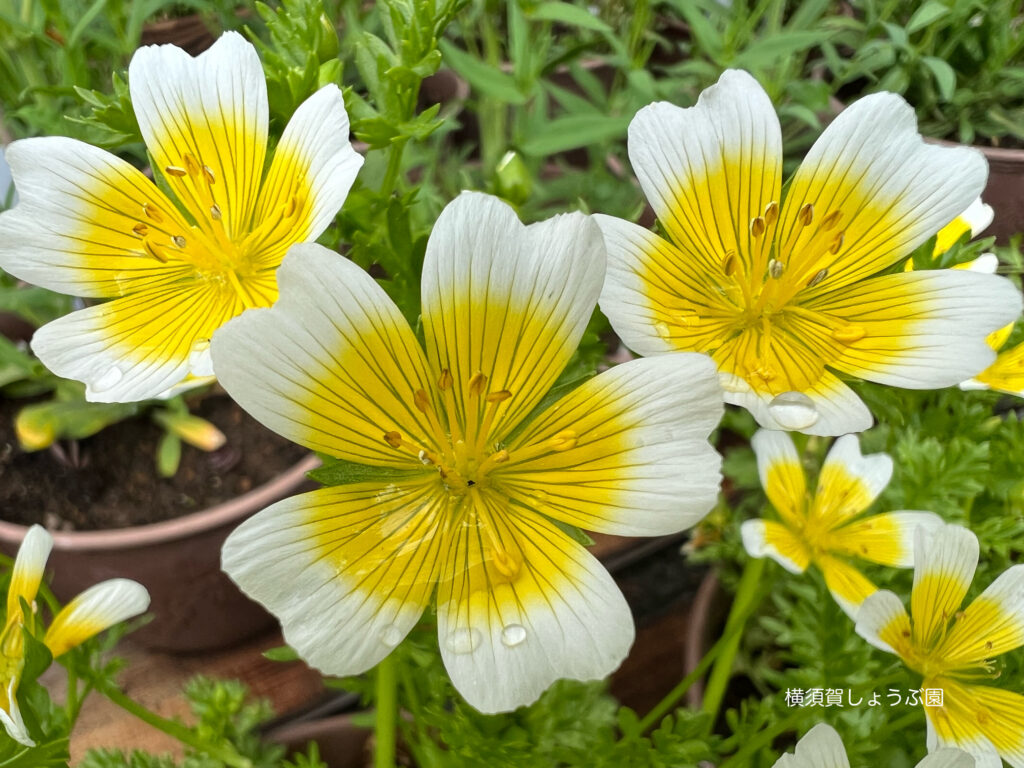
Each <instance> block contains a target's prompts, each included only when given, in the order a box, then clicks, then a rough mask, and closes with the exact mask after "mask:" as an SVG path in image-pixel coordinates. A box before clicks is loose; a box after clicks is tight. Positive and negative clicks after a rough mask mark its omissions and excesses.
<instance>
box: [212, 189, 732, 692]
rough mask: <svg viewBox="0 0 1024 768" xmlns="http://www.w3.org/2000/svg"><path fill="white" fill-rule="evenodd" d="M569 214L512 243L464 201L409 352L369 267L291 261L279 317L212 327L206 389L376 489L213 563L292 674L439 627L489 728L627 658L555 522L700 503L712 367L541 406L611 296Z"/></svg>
mask: <svg viewBox="0 0 1024 768" xmlns="http://www.w3.org/2000/svg"><path fill="white" fill-rule="evenodd" d="M604 265H605V251H604V244H603V241H602V237H601V232H600V230H599V229H598V228H597V226H595V225H594V223H593V221H592V220H591V219H590V218H589V217H586V216H583V215H581V214H578V213H577V214H568V215H564V216H558V217H555V218H553V219H550V220H548V221H544V222H541V223H538V224H533V225H531V226H529V227H524V226H523V225H522V224H521V223H520V222H519V220H518V219H517V218H516V215H515V213H514V211H513V210H512V209H511V208H509V207H508V206H507V205H505V204H504V203H502V202H500V201H499V200H497V199H496V198H493V197H490V196H487V195H480V194H474V193H464V194H462V195H461V196H459V197H458V198H457V199H456V200H455V201H453V202H452V203H451V204H450V205H448V206H447V207H446V208H445V210H444V212H443V213H442V214H441V216H440V218H439V219H438V221H437V224H436V225H435V227H434V231H433V232H432V233H431V235H430V240H429V242H428V244H427V251H426V256H425V260H424V265H423V282H422V306H423V337H424V341H425V345H424V346H421V344H420V342H419V341H418V340H417V338H416V336H415V335H414V333H413V331H412V329H411V328H410V327H409V325H408V323H406V322H405V320H404V319H403V317H402V315H401V313H400V312H399V310H398V308H397V307H396V306H395V305H394V303H393V302H392V301H391V300H390V299H389V298H388V297H387V295H386V294H385V293H384V292H383V291H382V290H381V288H380V287H379V286H378V285H377V284H376V282H374V280H373V279H372V278H371V277H370V276H369V275H367V274H366V273H365V272H364V271H362V270H361V269H359V268H358V267H357V266H356V265H354V264H353V263H352V262H350V261H348V260H346V259H343V258H340V257H339V256H338V255H337V254H336V253H333V252H330V251H328V250H326V249H324V248H322V247H320V246H315V245H301V246H295V247H294V248H293V249H292V251H291V252H290V253H289V255H288V257H287V258H286V259H285V261H284V264H283V265H282V266H281V270H280V272H279V279H280V282H281V299H280V301H278V303H277V304H276V305H275V306H274V307H273V308H272V309H269V310H257V311H255V312H247V313H246V314H245V315H244V316H242V317H240V318H237V319H236V320H233V321H232V322H231V323H229V324H228V325H227V326H225V327H224V328H223V329H221V330H220V331H218V332H217V334H216V335H215V336H214V339H213V358H214V362H215V365H216V366H217V371H218V374H219V376H220V380H221V383H222V384H223V386H224V388H225V389H227V391H228V392H229V393H230V394H231V395H232V397H234V398H235V400H236V401H237V402H238V403H240V404H241V405H242V407H243V408H245V409H246V410H248V411H249V412H250V413H251V414H252V415H253V416H255V417H256V418H257V419H259V420H260V421H262V422H263V423H264V424H266V425H267V426H268V427H270V428H271V429H274V430H276V431H277V432H280V433H281V434H283V435H285V436H286V437H289V438H290V439H292V440H295V441H296V442H298V443H300V444H302V445H305V446H307V447H309V448H312V449H315V450H317V451H322V452H325V453H327V454H330V455H332V456H336V457H338V458H341V459H344V460H346V461H351V462H358V463H359V464H364V465H372V466H374V467H377V468H380V469H381V470H384V469H388V468H390V469H391V470H394V472H392V473H390V476H389V477H388V478H387V479H381V480H377V481H366V482H355V483H350V484H345V485H338V486H334V487H328V488H322V489H320V490H317V491H313V492H312V493H307V494H305V495H302V496H297V497H295V498H291V499H286V500H284V501H281V502H278V503H277V504H275V505H273V506H272V507H270V508H268V509H266V510H264V511H263V512H261V513H259V514H258V515H256V516H255V517H253V518H251V519H249V520H248V521H246V522H245V523H243V524H242V525H241V526H240V527H239V528H238V529H237V530H236V531H235V532H234V533H233V534H231V536H230V537H229V538H228V541H227V543H226V544H225V546H224V553H223V564H224V569H225V570H226V571H227V572H228V574H230V575H231V577H232V578H233V579H235V581H236V582H238V584H239V585H240V586H241V587H242V589H243V590H245V591H246V592H247V593H248V594H249V595H250V596H252V597H253V598H255V599H257V600H259V601H260V602H262V603H263V604H264V605H266V606H267V607H268V608H270V610H271V611H272V612H273V613H275V614H276V615H277V616H278V618H280V620H281V624H282V626H283V628H284V632H285V637H286V639H287V640H288V642H289V644H291V645H292V646H293V647H294V648H295V649H296V650H297V651H298V652H299V653H300V654H301V655H302V656H303V658H305V659H306V660H307V661H308V662H309V663H311V664H312V665H314V666H316V667H317V668H319V669H321V670H323V671H324V672H327V673H329V674H335V675H351V674H358V673H360V672H363V671H365V670H366V669H368V668H370V667H372V666H373V665H374V664H376V663H377V662H379V661H380V660H381V659H383V658H384V657H385V656H387V655H388V654H389V653H390V652H391V651H392V650H393V649H394V647H395V646H396V645H398V644H399V643H400V642H401V641H402V638H404V637H405V635H406V634H407V633H408V632H409V630H410V629H411V628H412V627H413V626H414V625H415V624H416V622H417V621H418V619H419V617H420V615H421V614H422V613H423V611H424V610H425V608H426V607H427V606H428V605H429V604H431V603H433V604H434V605H435V606H436V610H437V625H438V639H439V643H440V648H441V654H442V657H443V659H444V663H445V666H446V667H447V669H448V672H449V674H450V675H451V678H452V681H453V683H454V684H455V686H456V688H458V690H459V691H460V692H461V693H462V695H463V696H464V697H465V698H466V700H467V701H468V702H469V703H470V704H472V705H473V706H475V707H476V708H477V709H480V710H481V711H484V712H496V711H505V710H510V709H514V708H515V707H517V706H520V705H524V704H528V703H530V702H531V701H533V700H535V699H536V698H537V697H538V696H539V695H540V694H541V692H543V690H544V689H545V688H547V686H549V685H550V684H551V683H552V682H553V681H554V680H556V679H558V678H561V677H568V678H573V679H577V680H590V679H597V678H603V677H605V676H606V675H608V674H609V673H610V672H611V671H612V670H613V669H615V667H617V666H618V664H619V663H620V662H621V661H622V659H623V658H624V657H625V655H626V652H627V651H628V649H629V646H630V645H631V643H632V641H633V622H632V618H631V616H630V613H629V608H628V606H627V605H626V603H625V600H624V599H623V597H622V594H621V592H620V591H619V589H618V587H616V586H615V582H614V581H613V580H612V578H611V577H610V576H609V575H608V573H607V572H606V571H605V570H604V569H603V568H602V567H601V565H600V563H598V561H597V560H596V559H595V558H594V557H593V556H592V555H590V553H588V552H587V550H586V549H585V548H584V547H583V546H581V545H580V544H579V543H577V542H576V541H574V540H573V539H572V537H571V536H570V535H569V534H568V533H566V531H565V530H564V528H563V527H560V525H563V524H568V525H570V526H578V527H581V528H584V529H587V530H596V531H601V532H607V533H614V534H618V535H638V536H647V535H659V534H665V533H668V532H670V531H679V530H682V529H684V528H687V527H689V526H691V525H693V524H694V523H696V522H697V521H698V520H700V519H701V518H702V517H703V516H704V515H705V514H706V513H707V512H708V510H710V509H711V507H712V506H713V505H714V503H715V499H716V496H717V490H718V483H719V479H720V476H719V465H720V457H719V456H718V454H717V453H715V451H714V450H713V449H712V448H711V446H710V445H709V444H708V442H707V438H708V435H709V434H710V432H711V430H712V429H714V427H715V425H716V424H717V422H718V420H719V418H720V417H721V412H722V398H721V390H720V388H719V386H718V380H717V377H716V375H715V370H714V365H713V364H712V362H711V361H710V360H709V359H708V358H707V357H705V356H703V355H693V354H680V355H667V356H664V357H662V358H658V359H651V360H635V361H631V362H629V363H625V364H623V365H619V366H616V367H614V368H612V369H611V370H608V371H606V372H604V373H602V374H600V375H599V376H596V377H595V378H593V379H590V380H589V381H587V382H585V383H584V384H582V385H581V386H580V387H578V388H577V389H575V390H573V391H572V392H570V393H569V394H567V395H565V396H564V397H562V398H561V399H559V400H557V401H556V402H554V403H551V404H549V405H542V404H543V403H544V399H545V395H546V394H547V393H548V392H549V391H550V390H551V388H552V385H553V384H554V383H555V381H556V380H557V378H558V376H559V374H560V373H561V372H562V371H563V370H564V369H565V367H566V365H567V364H568V363H569V361H570V359H571V358H572V356H573V354H574V352H575V350H576V348H577V345H578V344H579V340H580V337H581V335H582V334H583V332H584V329H585V328H586V325H587V322H588V320H589V318H590V317H591V314H592V312H593V310H594V306H595V304H596V302H597V297H598V294H599V293H600V290H601V283H602V281H603V279H604Z"/></svg>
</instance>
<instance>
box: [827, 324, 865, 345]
mask: <svg viewBox="0 0 1024 768" xmlns="http://www.w3.org/2000/svg"><path fill="white" fill-rule="evenodd" d="M866 335H867V332H866V331H865V330H864V329H863V328H861V327H860V326H859V325H847V326H844V327H843V328H836V329H835V330H834V331H832V338H833V339H835V340H836V341H841V342H842V343H843V344H853V343H854V342H856V341H860V340H861V339H863V338H864V337H865V336H866Z"/></svg>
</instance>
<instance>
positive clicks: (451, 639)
mask: <svg viewBox="0 0 1024 768" xmlns="http://www.w3.org/2000/svg"><path fill="white" fill-rule="evenodd" d="M480 640H481V637H480V632H479V631H478V630H475V629H456V630H455V631H454V632H452V633H451V634H450V635H448V639H447V640H446V641H445V645H447V646H448V650H449V651H451V652H452V653H472V652H473V651H475V650H476V649H477V646H479V645H480Z"/></svg>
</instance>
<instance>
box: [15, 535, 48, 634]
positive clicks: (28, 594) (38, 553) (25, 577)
mask: <svg viewBox="0 0 1024 768" xmlns="http://www.w3.org/2000/svg"><path fill="white" fill-rule="evenodd" d="M51 549H53V537H52V536H51V535H50V534H49V533H47V531H46V529H45V528H43V527H42V526H41V525H33V526H32V527H31V528H29V529H28V532H27V533H26V534H25V538H24V539H23V540H22V542H21V546H20V547H18V556H17V557H16V558H15V560H14V569H13V570H12V571H11V582H10V586H9V587H8V588H7V621H8V622H10V620H11V616H17V617H19V618H20V617H21V615H22V614H21V601H22V600H24V601H25V602H26V603H28V605H29V607H30V608H31V607H32V603H33V602H34V601H35V599H36V594H37V593H38V592H39V584H40V583H41V582H42V580H43V572H44V571H45V570H46V560H47V558H49V556H50V550H51Z"/></svg>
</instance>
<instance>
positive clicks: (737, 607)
mask: <svg viewBox="0 0 1024 768" xmlns="http://www.w3.org/2000/svg"><path fill="white" fill-rule="evenodd" d="M766 563H767V560H766V559H765V558H756V559H755V558H751V559H750V560H748V561H747V564H746V565H745V566H744V567H743V575H742V576H741V577H740V583H739V587H738V588H737V590H736V597H735V599H734V600H733V603H732V609H731V610H730V611H729V619H728V620H727V621H726V623H725V634H726V635H728V636H729V638H730V639H729V642H728V643H726V645H725V647H724V648H723V649H722V652H721V653H720V654H719V655H718V658H717V659H716V660H715V665H714V667H713V668H712V670H711V675H710V676H709V677H708V686H707V688H706V689H705V691H704V704H703V706H702V707H701V709H702V710H703V711H704V712H707V713H709V714H710V715H711V720H710V722H709V725H708V728H713V727H714V723H715V721H716V720H717V719H718V711H719V709H720V708H721V706H722V699H723V698H724V697H725V688H726V686H727V685H728V683H729V678H730V676H731V675H732V667H733V663H734V662H735V660H736V654H737V652H738V651H739V648H740V639H741V633H740V632H737V631H735V630H736V629H737V628H739V627H743V626H745V625H746V623H747V619H748V618H750V614H751V613H753V609H754V608H756V607H757V603H758V601H757V600H756V599H755V598H756V596H757V594H758V591H759V589H760V586H761V577H762V576H763V575H764V569H765V564H766Z"/></svg>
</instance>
